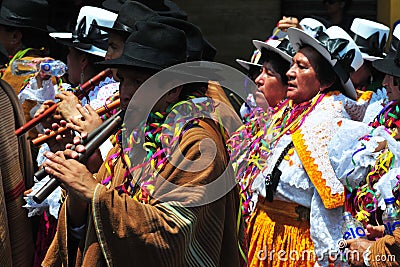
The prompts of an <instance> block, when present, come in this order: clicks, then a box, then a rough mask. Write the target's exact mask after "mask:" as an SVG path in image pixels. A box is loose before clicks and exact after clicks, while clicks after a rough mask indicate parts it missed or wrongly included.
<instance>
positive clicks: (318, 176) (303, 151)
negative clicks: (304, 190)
mask: <svg viewBox="0 0 400 267" xmlns="http://www.w3.org/2000/svg"><path fill="white" fill-rule="evenodd" d="M292 140H293V143H294V146H295V148H296V151H297V154H298V155H299V158H300V160H301V162H302V163H303V166H304V169H305V170H306V172H307V174H308V176H309V177H310V180H311V182H312V183H313V184H314V186H315V188H316V189H317V191H318V194H319V195H320V197H321V199H322V202H323V203H324V206H325V208H327V209H334V208H337V207H341V206H343V203H344V200H345V197H344V192H343V193H337V194H332V192H331V188H330V187H328V186H327V185H326V179H325V178H324V177H323V176H322V173H321V171H319V170H318V165H317V164H315V162H314V159H313V157H312V156H311V152H310V151H308V149H307V145H306V144H305V142H304V138H303V134H302V133H301V131H300V130H297V131H296V132H294V133H292ZM327 160H329V159H327ZM332 172H334V171H333V169H332Z"/></svg>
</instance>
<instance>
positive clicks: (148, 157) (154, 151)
mask: <svg viewBox="0 0 400 267" xmlns="http://www.w3.org/2000/svg"><path fill="white" fill-rule="evenodd" d="M196 95H197V96H198V94H196ZM196 95H194V96H190V97H189V99H190V100H186V101H181V102H179V103H177V104H172V105H170V106H169V107H168V108H167V110H166V112H162V113H161V112H155V113H150V115H149V116H148V119H147V121H142V122H141V123H140V124H139V126H138V127H137V128H136V129H134V130H132V131H131V132H128V131H127V130H126V128H125V129H123V130H122V131H121V132H120V133H119V134H118V143H119V146H120V147H121V141H122V138H125V140H126V142H125V143H126V144H127V148H125V149H124V151H122V149H119V152H118V153H115V154H113V155H111V156H110V157H109V158H108V160H107V161H106V163H105V165H106V168H107V171H108V174H109V176H108V177H107V178H106V179H104V180H103V181H102V184H104V185H108V184H109V183H110V182H111V181H112V178H113V177H114V171H115V170H114V168H115V163H116V161H117V160H118V159H119V158H121V160H122V163H123V166H124V167H125V169H126V171H125V174H124V178H123V182H122V183H121V184H120V185H118V186H117V187H116V188H115V189H116V190H117V191H118V193H119V194H127V195H129V196H130V197H132V198H134V199H135V200H136V201H139V202H142V203H149V201H150V198H151V195H152V194H153V192H154V190H155V187H154V184H155V182H156V179H157V175H158V173H160V172H161V171H162V170H163V168H164V167H165V166H166V164H167V163H168V160H169V159H170V157H171V156H172V153H173V151H174V148H175V147H176V146H177V145H178V144H179V140H180V139H181V137H182V136H183V134H184V133H185V132H186V131H187V130H189V129H191V128H192V127H194V126H195V125H198V123H199V121H200V120H201V119H204V118H210V113H212V112H214V102H213V100H212V99H209V98H205V97H203V98H201V100H199V98H196ZM191 100H192V101H191ZM182 114H190V118H191V119H190V120H189V119H188V117H185V116H181V115H182ZM139 150H141V152H143V151H144V153H145V159H144V161H142V163H141V164H138V165H134V163H136V160H134V161H132V160H131V159H132V157H133V156H134V155H137V154H138V152H139ZM131 174H133V175H131ZM132 176H134V177H132Z"/></svg>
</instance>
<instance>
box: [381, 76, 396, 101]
mask: <svg viewBox="0 0 400 267" xmlns="http://www.w3.org/2000/svg"><path fill="white" fill-rule="evenodd" d="M399 83H400V78H399V77H394V76H392V75H388V74H386V76H385V79H383V82H382V85H383V86H385V88H386V93H387V96H388V98H389V101H400V88H399V87H400V85H399Z"/></svg>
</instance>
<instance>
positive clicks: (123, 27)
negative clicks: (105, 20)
mask: <svg viewBox="0 0 400 267" xmlns="http://www.w3.org/2000/svg"><path fill="white" fill-rule="evenodd" d="M112 29H114V30H118V31H124V32H127V33H131V32H134V31H135V30H134V29H133V28H131V27H129V26H127V25H125V24H123V23H121V22H119V21H115V22H114V25H113V27H112Z"/></svg>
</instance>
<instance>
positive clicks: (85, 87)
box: [15, 68, 112, 136]
mask: <svg viewBox="0 0 400 267" xmlns="http://www.w3.org/2000/svg"><path fill="white" fill-rule="evenodd" d="M111 73H112V72H111V69H110V68H107V69H105V70H103V71H101V72H100V73H99V74H97V75H96V76H94V77H93V78H91V79H89V80H88V81H86V82H85V83H84V84H82V85H79V86H78V87H77V90H74V91H75V95H76V96H77V97H78V99H82V98H83V97H84V96H85V95H87V94H88V93H89V92H90V91H91V90H92V89H93V88H94V87H95V86H96V84H98V83H99V82H100V81H101V80H102V79H104V77H106V76H108V75H110V74H111ZM57 106H58V105H57V104H55V105H52V106H51V107H50V108H48V109H46V110H45V111H44V112H43V113H41V114H40V115H39V116H37V117H34V118H33V119H32V120H30V121H28V122H27V123H25V124H24V125H22V126H21V127H20V128H18V129H16V130H15V134H16V135H17V136H20V135H22V134H24V133H26V132H27V131H29V130H30V129H32V128H33V127H35V126H36V125H37V124H39V123H40V122H41V121H42V120H44V119H46V118H48V117H49V116H51V115H52V114H53V113H54V112H55V111H56V109H57Z"/></svg>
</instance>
